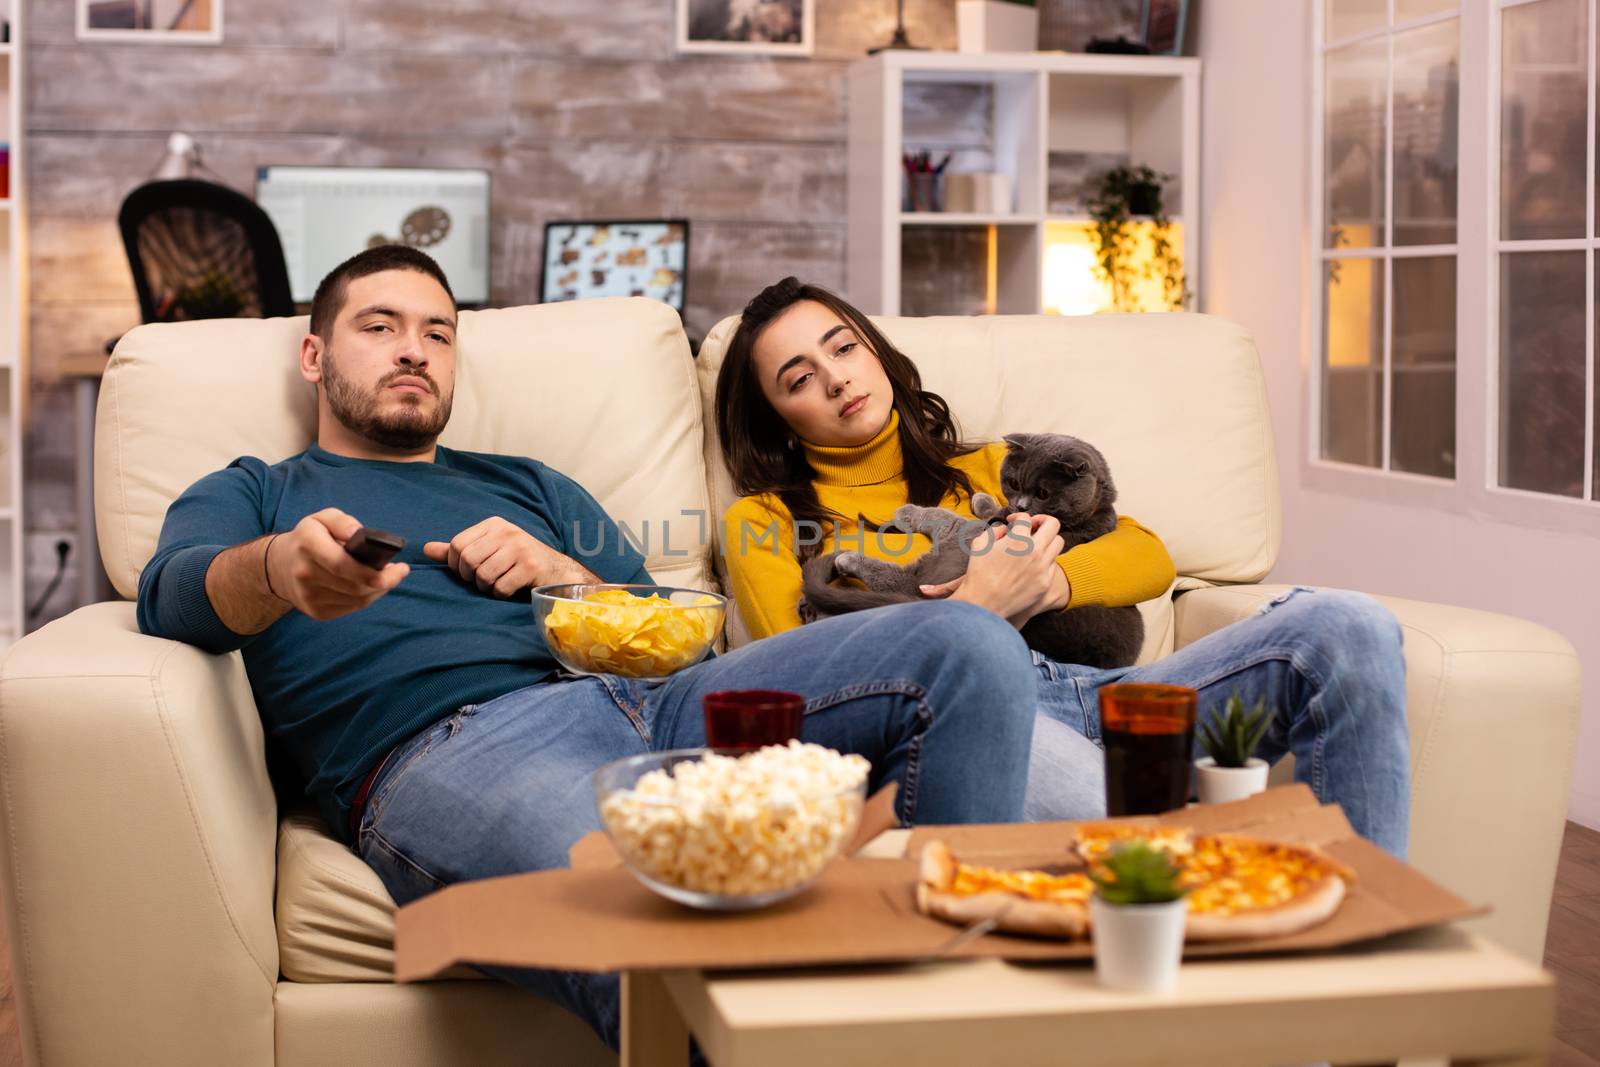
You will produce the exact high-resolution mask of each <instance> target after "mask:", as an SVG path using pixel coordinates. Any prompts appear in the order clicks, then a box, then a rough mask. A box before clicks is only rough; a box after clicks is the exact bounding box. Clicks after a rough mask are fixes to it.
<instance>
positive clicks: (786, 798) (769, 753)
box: [600, 741, 871, 896]
mask: <svg viewBox="0 0 1600 1067" xmlns="http://www.w3.org/2000/svg"><path fill="white" fill-rule="evenodd" d="M870 769H871V764H869V763H868V762H867V761H866V760H865V759H863V758H862V757H860V756H856V755H848V756H847V755H841V754H840V753H838V752H835V751H833V750H832V749H829V748H823V747H822V746H821V745H810V744H804V743H802V742H800V741H790V742H789V743H788V745H771V746H768V747H767V748H763V749H758V750H756V751H754V752H749V753H746V754H744V755H742V756H738V757H733V756H720V755H717V754H715V753H707V754H706V755H705V756H704V757H703V758H702V759H699V760H696V761H693V762H685V763H679V764H675V765H674V766H673V767H672V770H671V772H670V773H669V772H668V771H666V770H654V771H651V772H649V773H648V774H645V775H643V776H642V777H641V778H640V779H639V780H638V782H636V783H635V784H634V787H633V788H632V789H622V790H618V791H616V792H614V793H611V794H610V795H608V796H607V797H606V798H605V799H604V800H603V801H602V802H601V804H600V816H601V818H602V819H604V820H605V824H606V828H607V829H608V830H609V831H610V832H611V836H612V838H613V840H615V841H616V843H617V845H618V846H619V847H620V848H621V849H622V850H623V851H624V852H625V853H627V855H628V857H629V859H630V860H631V861H632V862H633V864H634V865H635V866H636V867H638V868H639V869H640V870H641V871H643V872H644V873H645V874H646V875H648V876H649V877H651V878H653V879H655V880H656V881H658V882H664V883H666V884H668V885H674V886H680V887H682V888H684V889H689V890H693V891H695V892H700V893H715V894H720V895H727V896H747V895H751V894H756V893H767V892H771V891H774V890H781V889H788V888H791V887H793V886H797V885H800V884H803V883H805V882H808V881H810V880H811V879H812V878H814V877H816V876H817V875H818V874H820V873H821V872H822V868H823V867H825V866H826V865H827V863H828V861H829V860H831V859H832V858H833V857H834V856H835V855H836V854H837V853H838V851H839V849H841V848H842V847H844V844H845V842H846V840H847V839H848V838H849V836H850V835H851V834H852V833H854V832H855V827H856V820H857V819H858V817H859V816H860V813H861V796H862V785H863V783H864V782H865V781H866V778H867V772H868V771H869V770H870Z"/></svg>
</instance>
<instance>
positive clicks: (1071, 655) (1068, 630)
mask: <svg viewBox="0 0 1600 1067" xmlns="http://www.w3.org/2000/svg"><path fill="white" fill-rule="evenodd" d="M1005 442H1006V444H1008V445H1010V446H1011V447H1010V451H1008V452H1007V453H1006V458H1005V460H1004V461H1003V462H1002V463H1001V464H1000V488H1001V490H1002V491H1003V492H1004V493H1005V495H1006V499H1007V500H1009V501H1010V504H1009V506H1002V505H1001V504H1000V503H999V501H997V500H995V499H994V498H993V497H992V496H990V495H989V494H987V493H978V494H977V495H975V496H974V497H973V498H972V512H973V514H974V515H977V516H978V518H977V519H967V518H963V517H962V516H960V515H957V514H956V513H955V512H953V511H947V510H945V509H944V508H927V507H919V506H918V505H915V504H906V505H903V506H902V507H900V508H897V509H896V510H895V513H894V517H893V519H892V520H891V521H890V526H891V527H893V528H895V529H899V530H904V531H906V532H908V533H921V534H926V535H927V536H928V537H929V538H930V539H931V540H932V541H933V547H932V548H931V549H930V550H929V551H928V552H927V553H926V554H924V555H922V556H920V557H919V558H917V559H916V560H915V561H913V562H912V563H910V564H908V565H905V566H901V565H900V564H897V563H890V562H887V561H885V560H881V559H874V558H873V557H871V556H867V555H864V554H862V553H859V552H830V553H828V554H826V555H821V556H818V557H816V558H815V559H813V560H811V561H810V562H808V563H807V564H806V565H805V567H804V568H803V569H802V572H801V579H802V585H803V588H804V592H803V593H802V595H801V598H800V605H799V607H800V618H801V620H802V621H804V622H813V621H815V620H816V619H820V618H824V617H826V616H829V615H843V614H845V613H846V612H851V611H861V610H863V609H866V608H876V607H881V606H883V605H885V604H900V603H905V602H907V601H912V600H922V599H924V598H923V596H922V593H921V590H920V588H919V587H920V586H923V585H941V584H943V583H945V582H948V581H952V580H954V579H956V578H959V577H960V576H961V575H963V574H965V573H966V572H967V560H968V557H969V555H970V552H971V545H972V542H973V540H974V539H975V538H977V537H979V536H980V535H982V534H983V533H984V531H985V530H987V529H988V528H989V523H990V522H996V521H998V522H1004V521H1005V517H1006V515H1007V514H1009V513H1011V512H1014V511H1025V512H1028V513H1030V514H1035V515H1051V516H1054V517H1055V519H1056V520H1057V521H1058V522H1060V523H1061V539H1062V541H1063V542H1064V543H1065V547H1066V548H1072V547H1073V546H1075V545H1081V544H1083V543H1084V542H1086V541H1092V540H1094V539H1095V538H1096V537H1099V536H1100V535H1101V534H1106V533H1110V532H1111V531H1112V530H1114V529H1116V526H1117V512H1116V509H1115V508H1114V507H1113V505H1114V504H1115V502H1116V499H1117V487H1116V485H1115V484H1114V483H1113V482H1112V481H1111V471H1110V469H1109V468H1108V467H1107V466H1106V460H1105V457H1104V456H1102V455H1101V454H1100V450H1099V449H1097V448H1095V447H1094V446H1093V445H1091V444H1089V443H1088V442H1087V441H1081V440H1079V439H1078V438H1076V437H1068V436H1066V435H1065V434H1043V433H1014V434H1007V435H1006V437H1005ZM1006 547H1007V546H1006V544H1005V542H1003V541H1002V542H1000V543H998V544H996V545H995V546H994V547H993V548H991V549H990V550H991V551H1000V552H1003V551H1005V550H1006ZM840 575H843V576H846V577H850V578H854V579H856V580H857V581H859V582H861V583H862V584H863V585H865V586H866V588H865V589H856V588H853V587H848V586H839V585H834V584H832V582H833V579H834V578H836V577H838V576H840ZM1022 636H1023V639H1024V640H1026V641H1027V642H1028V647H1029V648H1033V649H1036V650H1038V651H1040V652H1043V653H1044V654H1045V655H1047V656H1049V657H1050V658H1051V659H1053V660H1056V661H1058V662H1061V663H1081V664H1084V665H1086V666H1091V667H1126V666H1128V665H1129V664H1131V663H1133V661H1134V660H1135V659H1137V658H1138V656H1139V650H1140V648H1141V647H1143V645H1144V619H1143V618H1142V617H1141V616H1140V615H1139V609H1138V608H1135V607H1122V608H1100V607H1083V608H1074V609H1072V610H1071V611H1051V612H1045V613H1044V614H1042V615H1036V616H1034V617H1033V618H1032V619H1030V620H1029V621H1028V623H1027V625H1025V626H1023V628H1022Z"/></svg>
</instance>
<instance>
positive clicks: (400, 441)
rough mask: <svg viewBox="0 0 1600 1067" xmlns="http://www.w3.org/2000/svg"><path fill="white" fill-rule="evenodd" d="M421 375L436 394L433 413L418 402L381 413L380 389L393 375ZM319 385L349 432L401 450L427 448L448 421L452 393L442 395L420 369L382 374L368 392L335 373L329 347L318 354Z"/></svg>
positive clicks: (336, 366)
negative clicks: (427, 411)
mask: <svg viewBox="0 0 1600 1067" xmlns="http://www.w3.org/2000/svg"><path fill="white" fill-rule="evenodd" d="M408 377H409V378H421V379H422V380H423V381H425V382H427V383H428V388H430V389H432V390H433V395H434V396H435V397H438V400H439V402H438V404H436V405H435V406H434V409H433V414H431V415H428V414H424V413H423V410H422V408H421V406H420V405H416V406H413V405H412V404H410V403H402V406H401V408H400V410H398V411H391V412H384V411H382V410H380V409H381V406H382V405H381V401H382V398H383V392H384V390H385V389H387V388H388V387H389V384H390V383H391V382H393V381H394V380H395V379H397V378H408ZM322 384H323V385H324V386H325V387H326V389H327V397H328V409H329V410H330V411H332V412H333V417H334V418H336V419H338V420H339V421H340V422H341V423H343V424H344V426H345V428H346V429H348V430H350V431H351V432H352V433H355V434H359V435H360V436H362V437H364V438H366V439H367V440H369V441H371V442H373V443H374V444H379V445H382V446H384V447H385V448H392V449H395V450H396V451H401V452H415V451H419V450H421V449H424V448H427V447H428V446H429V445H431V444H433V443H434V442H435V441H436V440H438V439H439V434H440V433H442V432H443V431H444V427H445V424H446V423H448V422H449V421H450V406H451V402H452V401H453V400H454V399H455V397H454V395H453V394H451V395H445V394H443V393H441V392H440V390H439V383H438V382H436V381H434V380H433V376H432V375H430V374H429V373H428V372H427V371H426V370H423V369H421V368H406V367H401V368H399V369H397V370H395V371H392V372H391V373H389V374H386V375H384V376H383V379H382V380H381V381H380V382H378V384H377V386H376V387H375V388H374V389H373V390H372V392H370V393H364V392H362V391H361V387H360V386H358V385H357V384H356V383H354V382H352V381H351V380H350V379H348V378H346V377H344V376H343V375H341V374H340V373H339V370H338V365H337V364H336V363H335V361H334V360H333V350H332V349H331V348H329V349H328V350H327V351H325V352H324V353H323V356H322Z"/></svg>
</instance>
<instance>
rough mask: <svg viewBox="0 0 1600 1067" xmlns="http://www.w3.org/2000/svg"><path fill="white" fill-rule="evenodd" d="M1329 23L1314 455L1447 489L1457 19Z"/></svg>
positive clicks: (1411, 2) (1450, 471)
mask: <svg viewBox="0 0 1600 1067" xmlns="http://www.w3.org/2000/svg"><path fill="white" fill-rule="evenodd" d="M1580 2H1587V0H1580ZM1322 16H1323V24H1322V27H1321V29H1322V33H1321V34H1320V39H1321V41H1323V42H1325V43H1323V44H1322V57H1321V58H1322V64H1321V67H1322V74H1323V77H1322V86H1321V99H1322V114H1321V123H1322V130H1321V137H1322V152H1321V158H1322V171H1321V174H1320V175H1319V178H1320V186H1321V200H1322V203H1321V205H1320V207H1321V211H1320V215H1321V219H1322V226H1321V229H1322V232H1321V234H1320V235H1319V238H1318V243H1319V246H1320V247H1319V251H1318V257H1319V259H1320V262H1321V267H1322V277H1321V292H1320V294H1319V297H1320V299H1319V305H1320V308H1321V313H1322V314H1321V352H1320V360H1319V363H1320V370H1319V374H1318V379H1317V396H1318V405H1317V408H1318V422H1319V426H1320V434H1319V437H1320V441H1319V444H1318V450H1319V451H1318V455H1319V457H1320V458H1321V459H1322V460H1324V461H1327V462H1332V463H1338V464H1350V465H1355V466H1358V467H1365V468H1372V469H1376V470H1382V471H1398V472H1405V473H1408V474H1413V475H1423V476H1429V477H1434V478H1443V479H1453V478H1454V477H1455V474H1456V399H1455V395H1456V267H1457V225H1456V212H1457V202H1456V194H1457V179H1458V173H1457V172H1458V166H1457V156H1458V148H1457V127H1458V114H1459V111H1458V107H1459V98H1460V40H1461V34H1460V21H1461V20H1460V17H1459V13H1458V5H1457V3H1456V2H1455V0H1326V2H1325V3H1324V4H1323V5H1322Z"/></svg>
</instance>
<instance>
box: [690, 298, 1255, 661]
mask: <svg viewBox="0 0 1600 1067" xmlns="http://www.w3.org/2000/svg"><path fill="white" fill-rule="evenodd" d="M873 322H874V323H876V324H877V326H878V327H879V328H880V329H881V330H883V332H884V334H885V335H886V336H887V337H888V338H889V339H890V340H891V341H892V342H893V343H894V344H895V345H896V346H897V347H899V348H900V350H901V351H903V352H904V353H905V354H906V355H907V356H908V357H910V358H911V359H912V360H913V361H914V362H915V363H916V364H917V368H918V370H920V371H921V372H922V379H923V385H924V387H925V388H927V389H931V390H932V391H934V392H936V393H938V394H939V395H941V396H943V397H944V398H945V399H946V400H947V401H949V403H950V407H951V409H952V410H953V411H954V412H955V415H956V418H957V420H958V422H959V424H960V427H961V431H962V433H963V435H965V436H966V437H967V438H968V439H969V440H996V439H998V438H999V437H1000V436H1001V435H1003V434H1006V433H1013V432H1026V431H1035V432H1039V431H1043V432H1053V433H1070V434H1074V435H1076V436H1078V437H1082V438H1084V439H1085V440H1087V441H1089V442H1090V443H1092V444H1094V445H1095V446H1096V447H1098V448H1099V449H1100V450H1101V451H1102V452H1104V453H1105V456H1106V460H1107V462H1108V463H1109V464H1110V466H1111V472H1112V474H1113V475H1114V477H1115V478H1116V482H1117V488H1118V491H1119V499H1118V502H1117V506H1118V509H1119V510H1120V511H1122V513H1124V514H1127V515H1132V516H1134V517H1135V518H1137V519H1138V520H1139V521H1140V522H1142V523H1144V524H1145V525H1146V526H1148V527H1150V528H1151V529H1152V530H1154V531H1155V532H1156V533H1157V534H1159V535H1160V536H1161V538H1162V540H1163V541H1165V542H1166V545H1167V548H1168V550H1169V551H1170V552H1171V553H1172V558H1173V560H1174V562H1175V563H1176V564H1177V568H1178V574H1179V575H1180V576H1186V577H1189V578H1196V579H1204V580H1206V581H1212V582H1253V581H1259V580H1260V579H1261V578H1262V577H1263V576H1264V575H1265V574H1266V573H1267V572H1268V571H1269V570H1270V569H1271V568H1272V564H1273V562H1274V561H1275V560H1276V559H1277V555H1278V543H1279V538H1280V534H1281V521H1282V516H1281V512H1280V509H1279V499H1278V472H1277V466H1276V461H1275V459H1274V456H1273V450H1272V427H1271V424H1270V422H1269V420H1268V413H1267V397H1266V388H1265V382H1264V379H1263V377H1262V373H1261V364H1260V360H1259V358H1258V357H1257V355H1256V349H1255V343H1254V341H1253V340H1252V339H1251V337H1250V334H1249V333H1248V332H1247V331H1246V330H1244V329H1243V328H1242V327H1240V326H1237V325H1235V324H1233V323H1231V322H1228V321H1226V320H1224V319H1218V318H1214V317H1211V316H1208V315H1196V314H1181V315H1096V316H1090V317H1085V318H1065V317H1057V316H1045V315H1019V316H986V317H971V318H966V317H952V318H921V319H919V318H874V319H873ZM738 324H739V320H738V318H737V317H731V318H728V319H725V320H723V321H722V322H721V323H718V324H717V326H716V327H715V328H713V329H712V331H711V333H710V334H709V335H708V336H707V337H706V340H705V344H703V345H702V346H701V348H700V357H699V359H698V360H697V361H696V366H695V371H696V373H697V374H698V376H699V379H700V398H701V403H702V404H703V405H704V406H705V416H704V417H705V420H706V426H707V430H708V432H707V433H706V469H707V470H708V471H710V473H711V498H712V507H713V508H715V509H716V511H717V514H718V515H721V514H722V512H723V511H724V510H726V508H727V507H728V505H730V504H731V503H732V502H733V500H734V494H733V487H732V484H731V482H730V481H729V478H728V474H727V469H726V467H725V466H724V464H723V462H722V450H721V448H720V447H719V446H718V444H717V440H716V434H715V432H714V430H713V428H714V426H715V418H716V409H715V406H714V396H715V388H716V377H717V371H718V370H719V369H720V368H721V366H722V358H723V355H724V354H725V352H726V351H727V346H728V342H729V341H730V340H731V339H732V337H733V332H734V330H735V328H737V326H738ZM1196 442H1204V447H1196V446H1195V445H1196ZM719 528H720V524H719ZM719 566H720V560H719ZM1167 601H1168V598H1162V599H1161V601H1159V602H1152V603H1147V604H1144V605H1141V608H1142V610H1143V611H1144V613H1145V623H1146V628H1147V630H1148V631H1149V632H1150V636H1149V639H1148V640H1147V641H1146V644H1145V650H1144V655H1143V656H1142V657H1141V659H1144V660H1148V659H1150V658H1153V657H1154V656H1156V655H1160V654H1164V653H1166V652H1170V651H1171V649H1172V638H1171V634H1172V625H1171V624H1172V620H1171V609H1170V606H1169V605H1168V602H1167ZM744 633H745V631H744V627H743V625H742V623H739V622H738V621H736V620H730V640H731V643H737V641H738V640H739V639H740V638H742V636H743V635H744Z"/></svg>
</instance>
